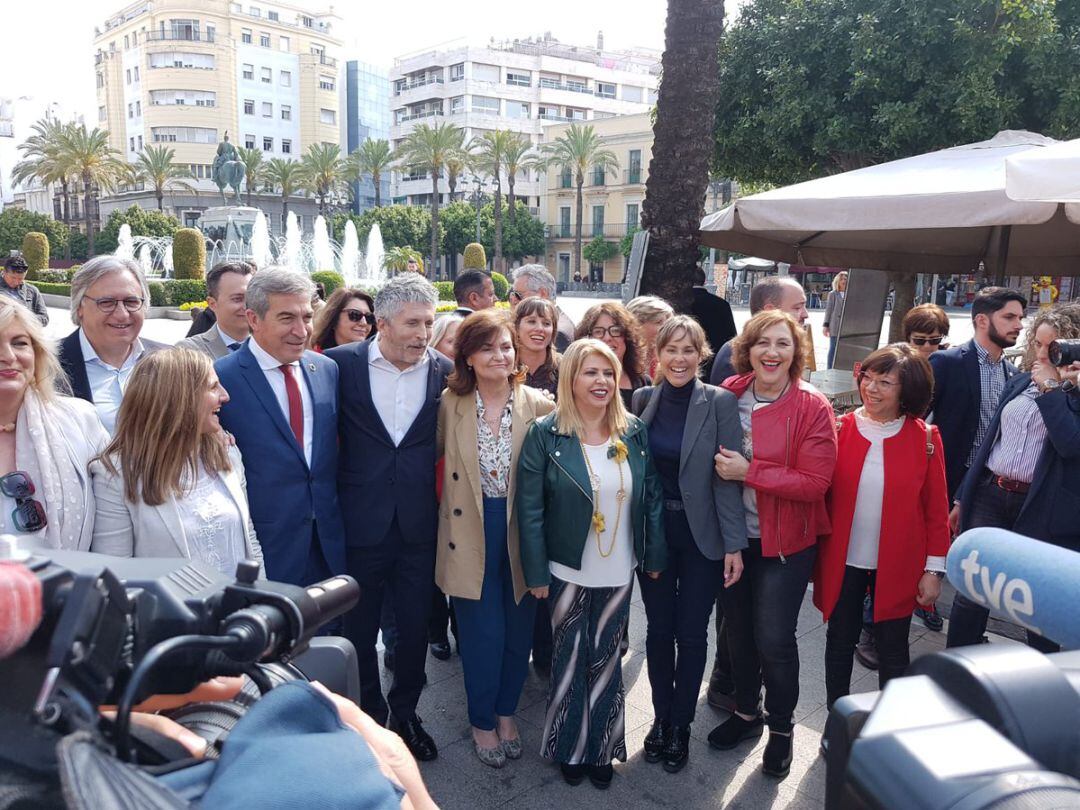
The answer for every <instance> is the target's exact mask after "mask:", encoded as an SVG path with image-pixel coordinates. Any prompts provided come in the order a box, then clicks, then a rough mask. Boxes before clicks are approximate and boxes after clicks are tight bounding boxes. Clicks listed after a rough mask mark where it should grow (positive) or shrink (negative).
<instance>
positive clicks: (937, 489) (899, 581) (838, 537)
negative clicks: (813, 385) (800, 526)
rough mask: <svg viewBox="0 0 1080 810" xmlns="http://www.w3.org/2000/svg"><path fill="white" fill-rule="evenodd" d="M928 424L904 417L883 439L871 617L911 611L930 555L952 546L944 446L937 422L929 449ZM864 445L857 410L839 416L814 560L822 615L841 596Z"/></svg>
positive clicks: (897, 615) (880, 618)
mask: <svg viewBox="0 0 1080 810" xmlns="http://www.w3.org/2000/svg"><path fill="white" fill-rule="evenodd" d="M926 427H927V426H926V423H925V422H923V421H922V420H921V419H913V418H911V417H908V418H907V420H906V421H905V423H904V426H903V427H902V428H901V429H900V432H899V433H898V434H896V435H895V436H893V437H892V438H891V439H886V440H885V446H884V456H885V491H884V493H883V498H882V507H881V539H880V543H879V546H878V569H877V571H878V573H877V584H876V586H875V591H874V621H875V622H879V621H885V620H888V619H900V618H903V617H904V616H907V615H909V614H910V613H911V611H912V610H914V609H915V606H916V605H915V597H916V595H917V594H918V592H919V579H921V578H922V575H923V571H924V570H925V569H926V558H927V556H944V555H945V554H947V553H948V551H949V499H948V494H947V486H946V483H945V452H944V450H943V449H942V444H941V436H940V435H939V434H938V429H937V428H936V427H934V426H930V431H931V441H932V442H933V445H934V452H933V455H928V454H927V452H926ZM869 449H870V442H868V441H867V440H866V439H865V438H863V435H862V434H861V433H860V432H859V429H858V427H857V426H856V425H855V414H853V413H849V414H847V415H845V416H844V417H842V418H841V419H840V433H839V454H838V456H837V461H836V475H835V476H834V477H833V484H832V489H830V490H829V496H828V504H829V514H830V516H831V517H832V533H831V534H829V535H828V536H826V537H823V538H821V542H820V543H819V544H818V556H817V562H816V564H815V567H814V604H815V605H817V607H818V609H819V610H821V613H822V615H823V616H824V618H825V620H826V621H828V619H829V616H831V615H832V611H833V608H834V607H836V600H837V599H838V598H839V596H840V583H841V582H842V581H843V579H844V568H845V566H846V564H847V553H848V540H849V538H850V536H851V522H852V520H853V519H854V517H855V497H856V495H857V494H858V492H859V478H860V477H861V476H862V468H863V462H864V461H865V460H866V454H867V452H868V451H869Z"/></svg>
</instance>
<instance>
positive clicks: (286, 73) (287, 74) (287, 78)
mask: <svg viewBox="0 0 1080 810" xmlns="http://www.w3.org/2000/svg"><path fill="white" fill-rule="evenodd" d="M278 82H279V83H280V84H281V86H282V87H292V71H291V70H282V71H280V72H279V73H278Z"/></svg>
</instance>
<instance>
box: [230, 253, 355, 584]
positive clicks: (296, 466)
mask: <svg viewBox="0 0 1080 810" xmlns="http://www.w3.org/2000/svg"><path fill="white" fill-rule="evenodd" d="M314 294H315V285H314V284H313V283H312V282H311V279H310V278H308V277H307V276H305V275H302V274H300V273H296V272H293V271H291V270H286V269H284V268H277V267H268V268H266V269H264V270H260V271H259V272H258V273H256V274H255V275H254V276H252V277H251V283H250V284H249V285H248V288H247V318H248V324H249V326H250V327H251V337H250V338H249V339H248V340H247V341H245V342H244V343H243V345H241V346H240V348H239V349H237V350H236V351H234V352H232V353H230V354H229V355H228V356H226V357H223V358H221V359H220V360H218V361H217V363H215V364H214V368H215V369H216V370H217V374H218V378H219V379H220V380H221V384H222V385H223V386H224V387H225V390H227V391H228V392H229V397H230V399H229V401H228V402H227V403H226V404H225V405H224V406H223V407H222V409H221V416H220V418H221V424H222V426H223V427H224V428H225V429H226V430H227V431H229V432H230V433H231V434H232V435H233V436H235V437H236V445H237V447H239V448H240V453H241V455H242V456H243V458H244V470H245V472H246V474H247V491H248V502H249V503H250V506H251V519H252V522H253V523H254V524H255V534H256V536H258V538H259V543H260V544H261V545H262V550H263V556H264V558H265V562H266V575H267V577H268V578H269V579H273V580H279V581H281V582H290V583H293V584H295V585H310V584H311V583H313V582H317V581H319V580H321V579H325V578H326V577H329V576H331V575H333V574H340V573H344V571H345V531H344V528H343V527H342V522H341V511H340V509H339V508H338V496H337V463H338V449H337V384H338V368H337V365H336V364H335V363H333V362H332V361H330V360H327V359H326V358H325V357H323V356H322V355H320V354H317V353H316V352H312V351H307V350H306V349H305V348H304V347H305V346H306V345H307V341H308V338H310V337H311V318H312V307H311V300H312V296H313V295H314Z"/></svg>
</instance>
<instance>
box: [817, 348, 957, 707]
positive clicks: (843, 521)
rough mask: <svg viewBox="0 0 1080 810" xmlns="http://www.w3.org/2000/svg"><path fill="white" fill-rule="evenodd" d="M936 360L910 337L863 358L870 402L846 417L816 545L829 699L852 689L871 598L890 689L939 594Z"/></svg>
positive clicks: (942, 505) (945, 538) (863, 391)
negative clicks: (914, 614) (824, 530)
mask: <svg viewBox="0 0 1080 810" xmlns="http://www.w3.org/2000/svg"><path fill="white" fill-rule="evenodd" d="M933 390H934V375H933V372H932V371H931V370H930V364H929V363H928V362H926V359H925V358H923V357H922V356H921V355H920V354H919V353H918V352H917V351H915V350H914V349H912V348H911V347H910V346H908V345H907V344H905V343H897V344H894V345H892V346H886V347H885V348H883V349H878V350H877V351H876V352H874V353H873V354H871V355H870V356H869V357H867V358H866V360H864V361H863V364H862V370H861V371H860V372H859V394H860V396H861V398H862V402H863V405H862V407H861V408H859V409H858V410H857V411H855V412H854V413H849V414H847V415H846V416H844V417H843V418H842V419H840V422H839V428H840V430H839V436H838V442H839V452H838V456H837V461H836V473H835V475H834V476H833V484H832V488H831V490H830V491H829V498H828V504H829V515H830V518H831V522H832V533H831V534H829V535H827V536H825V537H823V538H822V540H821V542H820V543H819V544H818V558H817V564H816V566H815V569H814V604H816V605H817V606H818V608H819V609H820V610H821V613H822V615H823V616H824V617H825V620H826V621H828V623H829V629H828V633H827V635H826V642H825V686H826V692H827V694H828V705H829V707H830V708H831V707H832V704H833V702H834V701H835V700H836V699H837V698H840V697H843V696H844V695H846V694H848V692H849V691H850V688H851V667H852V656H853V655H854V652H855V644H856V642H857V641H858V640H859V631H860V629H861V627H862V609H863V607H862V606H863V597H864V596H865V595H866V592H867V590H869V591H870V592H871V594H872V595H873V597H874V625H873V628H874V636H875V639H876V641H877V649H878V655H879V658H880V662H881V663H880V667H879V669H878V679H879V683H880V684H881V686H882V687H884V686H885V683H886V682H887V681H888V680H889V679H890V678H895V677H897V676H899V675H902V674H903V673H904V670H905V669H907V665H908V663H909V660H910V659H909V656H908V630H909V628H910V626H911V611H912V609H913V608H914V607H915V605H916V603H918V604H919V605H921V606H923V607H926V606H929V605H932V604H933V603H934V600H936V599H937V597H938V594H939V593H940V592H941V577H942V576H943V575H944V571H945V554H946V553H947V552H948V550H949V516H948V498H947V495H946V485H945V456H944V453H943V451H942V449H941V437H940V436H939V435H938V431H937V428H936V427H933V426H931V425H927V424H926V423H925V422H923V421H922V419H921V417H922V416H923V414H925V413H926V409H927V408H928V407H929V405H930V399H931V396H932V394H933Z"/></svg>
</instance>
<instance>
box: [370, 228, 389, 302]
mask: <svg viewBox="0 0 1080 810" xmlns="http://www.w3.org/2000/svg"><path fill="white" fill-rule="evenodd" d="M385 257H386V250H385V249H384V248H383V240H382V228H380V227H379V223H378V222H376V223H374V224H373V225H372V226H371V230H370V231H368V238H367V249H366V250H365V251H364V270H365V273H364V281H365V282H366V283H367V284H369V285H373V286H382V285H383V284H385V283H386V279H387V273H386V268H385V267H383V259H384V258H385Z"/></svg>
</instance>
